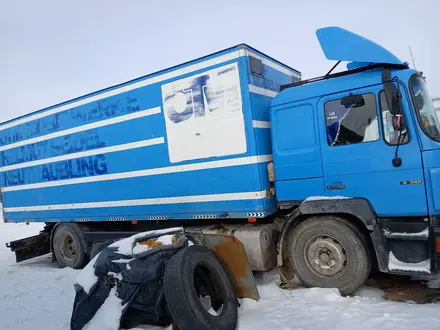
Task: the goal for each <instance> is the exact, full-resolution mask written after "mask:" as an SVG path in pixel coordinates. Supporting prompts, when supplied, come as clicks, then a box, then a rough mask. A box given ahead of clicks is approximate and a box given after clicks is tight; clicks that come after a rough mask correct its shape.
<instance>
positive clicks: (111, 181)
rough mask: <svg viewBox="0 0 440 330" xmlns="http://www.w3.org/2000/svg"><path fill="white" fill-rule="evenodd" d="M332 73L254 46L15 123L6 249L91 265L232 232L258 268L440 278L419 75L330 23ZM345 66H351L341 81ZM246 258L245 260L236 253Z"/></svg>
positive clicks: (356, 280) (435, 202) (433, 178)
mask: <svg viewBox="0 0 440 330" xmlns="http://www.w3.org/2000/svg"><path fill="white" fill-rule="evenodd" d="M317 37H318V40H319V42H320V44H321V47H322V49H323V51H324V54H325V56H326V57H327V59H329V60H335V61H338V62H337V64H336V65H335V66H334V67H333V68H332V69H331V70H330V71H329V72H328V73H327V74H326V75H324V76H322V77H318V78H314V79H309V80H302V79H301V73H300V72H299V71H297V70H295V69H293V68H291V67H290V66H287V65H285V64H283V63H281V62H279V61H277V60H275V59H273V58H271V57H269V56H267V55H265V54H263V53H261V52H259V51H257V50H255V49H253V48H251V47H249V46H247V45H239V46H236V47H232V48H230V49H226V50H223V51H221V52H219V53H216V54H212V55H209V56H206V57H204V58H201V59H196V60H194V61H191V62H188V63H184V64H182V65H179V66H176V67H173V68H170V69H167V70H164V71H161V72H158V73H155V74H152V75H148V76H145V77H141V78H138V79H136V80H133V81H130V82H127V83H124V84H121V85H118V86H114V87H111V88H108V89H105V90H102V91H99V92H95V93H92V94H89V95H86V96H83V97H80V98H78V99H75V100H71V101H68V102H65V103H62V104H59V105H56V106H53V107H49V108H47V109H43V110H40V111H38V112H35V113H33V114H30V115H27V116H24V117H21V118H17V119H15V120H12V121H9V122H6V123H3V124H1V125H0V152H1V161H2V164H1V166H0V172H1V173H2V176H1V180H0V183H1V185H2V197H3V213H4V218H5V221H6V222H25V221H29V222H44V223H45V224H46V227H45V229H44V230H43V231H42V232H41V233H40V234H39V235H37V236H33V237H30V238H24V239H21V240H18V241H14V242H11V243H9V244H8V246H9V247H10V248H11V249H12V251H14V252H15V253H16V258H17V261H22V260H26V259H29V258H32V257H36V256H39V255H42V254H45V253H49V252H52V255H53V258H54V260H58V262H59V263H60V264H62V265H64V266H69V267H73V268H81V267H82V266H84V264H85V263H87V261H88V260H89V258H90V256H91V255H94V252H93V251H95V252H96V249H97V248H99V246H102V244H104V245H105V244H107V243H108V242H110V241H114V240H116V239H119V238H122V237H126V236H128V235H131V234H133V233H136V232H139V231H144V230H147V229H152V228H164V227H170V226H174V225H179V226H183V227H184V228H185V230H186V231H187V232H188V233H190V234H192V235H193V237H196V236H197V234H209V233H218V232H221V233H223V234H225V233H228V235H233V236H235V237H236V238H238V239H239V240H240V241H241V242H242V243H243V245H244V248H245V251H246V254H247V256H248V262H249V265H250V268H251V269H253V270H259V271H264V270H268V269H271V268H272V267H274V266H277V267H278V269H279V272H280V275H281V279H282V280H284V281H290V280H292V279H293V277H294V275H297V277H298V278H299V279H300V280H301V281H302V282H303V283H304V284H305V285H307V286H319V287H337V288H339V290H340V291H341V293H343V294H350V293H352V292H354V291H355V290H356V289H357V288H359V287H360V286H361V285H362V284H363V283H364V282H365V281H366V280H367V279H368V277H369V276H370V274H371V271H372V270H373V269H376V270H379V271H381V272H388V273H393V274H402V275H423V276H426V277H432V276H436V275H437V274H438V273H439V271H440V125H439V121H438V119H437V116H436V113H435V110H434V107H433V104H432V100H431V97H430V95H429V92H428V89H427V85H426V82H425V78H424V76H423V74H422V73H421V72H418V71H416V70H413V69H411V68H409V66H408V64H407V63H404V62H402V61H401V60H399V59H398V58H397V57H396V56H395V55H393V54H392V53H391V52H389V51H388V50H386V49H385V48H383V47H382V46H380V45H377V44H376V43H374V42H372V41H370V40H368V39H365V38H363V37H361V36H359V35H357V34H354V33H352V32H350V31H347V30H344V29H342V28H338V27H327V28H323V29H319V30H318V31H317ZM342 61H347V62H349V63H348V64H347V70H345V71H342V72H334V69H335V68H336V66H337V65H338V64H339V63H340V62H342ZM231 257H233V256H231Z"/></svg>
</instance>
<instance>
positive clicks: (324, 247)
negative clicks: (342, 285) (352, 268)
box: [304, 235, 348, 278]
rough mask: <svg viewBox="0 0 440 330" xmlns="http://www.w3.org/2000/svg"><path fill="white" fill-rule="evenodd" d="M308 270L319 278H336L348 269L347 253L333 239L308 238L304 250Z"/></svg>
mask: <svg viewBox="0 0 440 330" xmlns="http://www.w3.org/2000/svg"><path fill="white" fill-rule="evenodd" d="M304 259H305V260H306V263H307V266H308V268H309V269H310V270H311V271H312V272H313V273H315V274H316V275H318V276H320V277H330V278H338V277H341V276H342V275H344V273H345V272H346V271H347V268H348V258H347V252H346V250H345V248H344V246H343V245H342V244H341V243H340V242H339V241H338V240H337V239H335V238H333V237H330V236H324V235H318V236H314V237H312V238H310V239H309V240H308V241H307V243H306V246H305V249H304Z"/></svg>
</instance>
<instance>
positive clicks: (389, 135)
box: [379, 91, 409, 146]
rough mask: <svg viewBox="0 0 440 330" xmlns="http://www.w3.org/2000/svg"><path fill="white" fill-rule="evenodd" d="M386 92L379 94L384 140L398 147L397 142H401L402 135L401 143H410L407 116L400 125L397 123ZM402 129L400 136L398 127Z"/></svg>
mask: <svg viewBox="0 0 440 330" xmlns="http://www.w3.org/2000/svg"><path fill="white" fill-rule="evenodd" d="M385 97H386V96H385V92H384V91H381V92H380V93H379V105H380V112H381V113H382V129H383V135H384V140H385V142H386V143H387V144H389V145H392V146H395V145H397V141H398V140H399V135H400V143H399V144H406V143H408V142H409V135H408V132H407V128H406V121H405V116H403V117H402V119H400V123H398V122H397V117H394V116H393V115H392V114H391V112H390V110H389V107H388V103H387V101H386V98H385ZM399 125H400V127H401V128H402V132H401V134H400V131H399V129H398V128H397V126H399Z"/></svg>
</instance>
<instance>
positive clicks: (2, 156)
mask: <svg viewBox="0 0 440 330" xmlns="http://www.w3.org/2000/svg"><path fill="white" fill-rule="evenodd" d="M105 146H106V144H105V142H103V141H101V139H100V136H99V135H98V134H97V133H96V132H95V131H93V130H92V131H85V132H81V133H78V134H75V135H65V136H61V137H59V138H56V139H52V140H51V141H42V142H38V143H32V144H28V145H25V146H21V147H18V148H14V149H9V150H5V151H2V152H1V153H0V161H1V166H8V165H15V164H20V163H26V162H32V161H35V160H39V159H42V158H48V157H56V156H62V155H67V154H71V153H76V152H81V151H87V150H92V149H98V148H103V147H105Z"/></svg>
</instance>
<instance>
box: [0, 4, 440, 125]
mask: <svg viewBox="0 0 440 330" xmlns="http://www.w3.org/2000/svg"><path fill="white" fill-rule="evenodd" d="M324 26H340V27H343V28H346V29H349V30H352V31H353V32H356V33H359V34H361V35H363V36H365V37H367V38H369V39H371V40H373V41H375V42H377V43H379V44H381V45H383V46H385V47H386V48H388V49H389V50H390V51H391V52H393V53H394V54H395V55H397V56H398V57H399V58H400V59H401V60H403V61H408V62H410V63H412V61H411V56H410V53H409V46H411V49H412V52H413V55H414V60H415V64H416V67H417V69H418V70H420V71H423V73H424V75H425V76H426V77H427V82H428V86H429V88H430V90H431V94H432V95H433V96H440V63H439V60H440V42H439V39H438V37H437V33H440V1H438V0H417V1H414V0H387V1H386V0H369V1H355V0H350V1H348V0H331V1H327V0H315V1H298V0H290V1H289V0H270V1H263V0H253V1H248V0H235V1H234V0H221V1H209V0H204V1H199V0H185V1H183V0H182V1H179V0H160V1H153V0H126V1H122V0H120V1H116V0H105V1H104V0H94V1H85V0H76V1H56V0H39V1H28V0H14V1H11V0H0V91H1V92H0V121H5V120H8V119H12V118H14V117H17V116H20V115H23V114H27V113H30V112H32V111H36V110H39V109H42V108H45V107H48V106H51V105H54V104H57V103H60V102H63V101H67V100H69V99H72V98H75V97H78V96H81V95H84V94H87V93H90V92H93V91H96V90H100V89H102V88H106V87H109V86H112V85H116V84H119V83H122V82H125V81H127V80H131V79H134V78H137V77H139V76H143V75H146V74H149V73H152V72H155V71H158V70H161V69H165V68H167V67H170V66H174V65H177V64H180V63H182V62H186V61H189V60H191V59H194V58H198V57H201V56H204V55H207V54H210V53H213V52H216V51H219V50H221V49H224V48H228V47H231V46H233V45H236V44H239V43H247V44H249V45H251V46H253V47H255V48H257V49H259V50H260V51H262V52H264V53H266V54H268V55H270V56H272V57H274V58H276V59H277V60H280V61H281V62H283V63H286V64H287V65H290V66H291V67H293V68H295V69H297V70H299V71H301V72H302V75H303V78H311V77H314V76H320V75H323V74H325V73H326V72H327V71H328V70H329V69H330V68H331V66H332V65H333V64H334V62H331V61H328V60H327V59H326V58H325V56H324V54H323V52H322V50H321V48H320V46H319V43H318V41H317V39H316V36H315V31H316V29H318V28H321V27H324ZM436 31H437V32H436ZM436 59H437V60H436Z"/></svg>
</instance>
